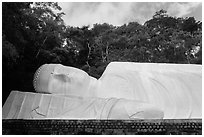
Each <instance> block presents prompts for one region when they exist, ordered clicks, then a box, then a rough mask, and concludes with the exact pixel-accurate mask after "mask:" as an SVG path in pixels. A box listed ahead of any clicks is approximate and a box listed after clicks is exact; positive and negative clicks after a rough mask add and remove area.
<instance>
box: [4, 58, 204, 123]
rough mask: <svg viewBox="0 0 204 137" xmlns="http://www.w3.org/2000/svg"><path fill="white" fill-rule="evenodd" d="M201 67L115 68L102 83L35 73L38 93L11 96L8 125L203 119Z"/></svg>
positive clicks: (70, 73)
mask: <svg viewBox="0 0 204 137" xmlns="http://www.w3.org/2000/svg"><path fill="white" fill-rule="evenodd" d="M201 69H202V68H201V65H192V64H162V63H133V62H111V63H110V64H109V65H108V66H107V68H106V69H105V71H104V73H103V74H102V76H101V77H100V78H99V79H96V78H94V77H91V76H89V75H88V74H87V73H86V72H84V71H83V70H80V69H77V68H74V67H69V66H63V65H61V64H44V65H42V66H41V67H40V68H39V69H38V70H37V71H36V73H35V75H34V80H33V85H34V88H35V91H36V92H37V93H31V92H20V91H12V92H11V94H10V95H9V97H8V99H7V101H6V103H5V104H4V106H3V114H2V117H3V118H4V119H162V118H164V119H191V118H201V117H202V71H201Z"/></svg>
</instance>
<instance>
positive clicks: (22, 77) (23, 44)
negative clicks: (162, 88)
mask: <svg viewBox="0 0 204 137" xmlns="http://www.w3.org/2000/svg"><path fill="white" fill-rule="evenodd" d="M54 10H55V11H58V12H54ZM63 15H64V13H63V12H62V9H61V7H60V6H59V5H58V3H54V2H36V3H32V2H3V3H2V85H3V87H2V88H3V89H2V91H3V93H2V94H3V102H4V101H5V99H6V98H7V96H8V95H9V93H10V92H11V90H20V91H26V92H32V91H34V89H33V85H32V80H33V74H34V73H35V71H36V69H37V68H38V67H39V66H41V65H42V64H45V63H60V64H63V65H66V66H73V67H77V68H80V69H83V70H84V71H86V72H87V73H88V74H89V75H91V76H94V77H96V78H99V77H100V76H101V74H102V73H103V71H104V69H105V67H106V66H107V64H108V63H109V62H112V61H123V62H124V61H128V62H149V63H179V64H202V22H200V21H196V20H195V18H194V17H186V18H178V17H172V16H169V15H168V12H167V11H165V10H163V9H161V10H159V11H156V12H155V14H154V15H153V16H152V18H151V19H150V20H147V21H146V22H145V23H144V24H143V25H142V24H139V23H137V22H129V23H128V24H124V25H122V26H114V25H111V24H108V23H103V24H94V25H93V27H92V28H90V27H89V26H83V27H72V26H67V25H65V23H64V21H63V19H62V17H63Z"/></svg>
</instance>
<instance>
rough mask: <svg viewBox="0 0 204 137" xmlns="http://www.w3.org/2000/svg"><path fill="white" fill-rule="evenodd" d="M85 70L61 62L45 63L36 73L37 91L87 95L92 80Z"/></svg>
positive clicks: (35, 84) (34, 83)
mask: <svg viewBox="0 0 204 137" xmlns="http://www.w3.org/2000/svg"><path fill="white" fill-rule="evenodd" d="M91 80H92V79H91V78H90V76H89V75H88V74H87V73H86V72H84V71H83V70H80V69H77V68H74V67H68V66H63V65H61V64H44V65H42V66H40V67H39V68H38V69H37V71H36V73H35V74H34V80H33V86H34V88H35V90H36V92H40V93H51V94H58V95H74V96H80V97H81V96H86V95H87V94H89V93H88V90H89V89H90V87H89V85H90V83H92V82H91Z"/></svg>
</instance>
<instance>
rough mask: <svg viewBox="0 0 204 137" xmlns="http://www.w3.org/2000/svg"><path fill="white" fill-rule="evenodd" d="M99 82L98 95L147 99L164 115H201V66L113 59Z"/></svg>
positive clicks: (166, 116) (192, 116)
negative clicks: (115, 60) (117, 60)
mask: <svg viewBox="0 0 204 137" xmlns="http://www.w3.org/2000/svg"><path fill="white" fill-rule="evenodd" d="M98 81H99V83H100V84H99V85H98V91H97V96H99V97H102V98H109V97H115V98H126V99H130V100H137V101H144V102H147V103H150V104H153V105H155V106H157V107H159V108H160V109H161V110H163V112H164V118H170V119H174V118H175V119H182V118H183V119H185V118H201V117H202V68H201V65H192V64H157V63H131V62H112V63H110V64H109V65H108V66H107V68H106V70H105V72H104V73H103V75H102V76H101V78H100V79H99V80H98Z"/></svg>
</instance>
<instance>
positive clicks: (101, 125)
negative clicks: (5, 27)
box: [2, 119, 202, 135]
mask: <svg viewBox="0 0 204 137" xmlns="http://www.w3.org/2000/svg"><path fill="white" fill-rule="evenodd" d="M2 129H3V130H2V134H3V135H17V134H21V135H34V134H38V135H43V134H45V135H65V134H66V135H88V134H91V135H128V134H129V135H174V134H176V135H201V134H202V120H201V119H188V120H184V119H182V120H178V119H177V120H175V119H171V120H168V119H165V120H17V119H15V120H14V119H12V120H8V119H7V120H3V121H2Z"/></svg>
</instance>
